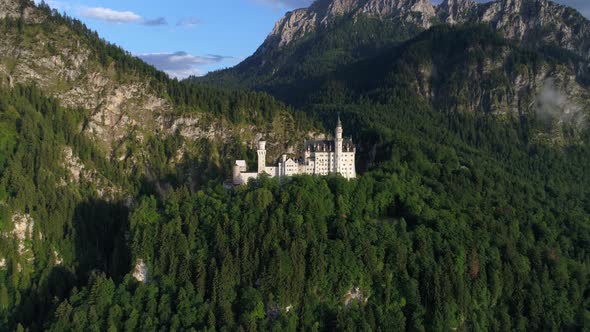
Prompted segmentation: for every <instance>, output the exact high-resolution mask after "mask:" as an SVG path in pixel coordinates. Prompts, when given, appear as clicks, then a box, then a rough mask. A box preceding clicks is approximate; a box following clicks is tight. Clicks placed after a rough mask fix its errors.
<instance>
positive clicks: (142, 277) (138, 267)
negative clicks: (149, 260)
mask: <svg viewBox="0 0 590 332" xmlns="http://www.w3.org/2000/svg"><path fill="white" fill-rule="evenodd" d="M132 275H133V278H134V279H135V280H137V281H139V282H141V283H144V284H145V283H147V282H148V267H147V264H146V263H145V262H144V261H143V259H139V260H137V262H136V263H135V267H134V268H133V273H132Z"/></svg>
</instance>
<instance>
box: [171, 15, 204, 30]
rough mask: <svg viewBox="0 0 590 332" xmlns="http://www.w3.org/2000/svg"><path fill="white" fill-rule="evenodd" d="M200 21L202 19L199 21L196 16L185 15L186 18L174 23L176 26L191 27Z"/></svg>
mask: <svg viewBox="0 0 590 332" xmlns="http://www.w3.org/2000/svg"><path fill="white" fill-rule="evenodd" d="M201 23H203V21H201V19H200V18H198V17H186V18H183V19H181V20H179V21H178V22H177V23H176V26H179V27H187V28H192V27H194V26H197V25H199V24H201Z"/></svg>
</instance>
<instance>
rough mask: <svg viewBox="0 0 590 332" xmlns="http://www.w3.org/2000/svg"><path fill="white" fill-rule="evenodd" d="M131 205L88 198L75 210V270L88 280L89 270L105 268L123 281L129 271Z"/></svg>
mask: <svg viewBox="0 0 590 332" xmlns="http://www.w3.org/2000/svg"><path fill="white" fill-rule="evenodd" d="M128 216H129V208H128V207H127V206H125V205H124V204H123V202H117V203H112V202H107V201H104V200H96V199H94V200H89V201H86V202H83V203H81V204H79V205H78V206H77V207H76V210H75V212H74V220H73V226H74V230H75V239H76V264H77V268H76V272H77V276H78V278H79V280H81V281H86V280H87V278H88V276H89V274H90V272H92V271H97V270H98V271H102V272H104V273H105V274H106V275H107V276H109V277H111V278H113V280H115V281H120V280H122V278H123V277H124V276H125V274H127V273H128V272H129V271H130V268H131V250H130V248H129V246H128V244H127V237H128V236H129V219H128Z"/></svg>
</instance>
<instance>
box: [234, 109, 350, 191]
mask: <svg viewBox="0 0 590 332" xmlns="http://www.w3.org/2000/svg"><path fill="white" fill-rule="evenodd" d="M257 153H258V169H257V171H256V172H250V173H249V172H248V167H247V164H246V161H245V160H236V164H235V165H234V169H233V184H234V185H242V184H246V183H248V180H250V179H257V178H258V176H260V174H263V173H266V174H267V175H268V176H270V177H285V176H293V175H298V174H310V175H328V174H340V175H342V176H343V177H345V178H347V179H354V178H356V168H355V156H356V147H355V146H354V144H353V143H352V140H351V139H346V140H345V139H343V138H342V123H341V122H340V117H338V125H337V126H336V135H335V138H334V140H324V141H306V142H305V144H304V152H303V156H302V157H301V158H300V159H298V160H293V159H291V158H287V155H286V154H283V155H282V156H281V159H280V161H279V163H278V165H277V166H266V142H265V141H259V142H258V151H257Z"/></svg>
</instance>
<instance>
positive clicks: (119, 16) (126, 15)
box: [78, 7, 168, 26]
mask: <svg viewBox="0 0 590 332" xmlns="http://www.w3.org/2000/svg"><path fill="white" fill-rule="evenodd" d="M78 13H79V15H80V16H82V17H84V18H90V19H95V20H101V21H106V22H110V23H118V24H122V23H137V24H143V25H147V26H160V25H168V21H166V19H165V18H164V17H157V18H154V19H147V18H144V17H142V16H141V15H139V14H137V13H135V12H132V11H118V10H114V9H111V8H105V7H82V8H80V9H79V10H78Z"/></svg>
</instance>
